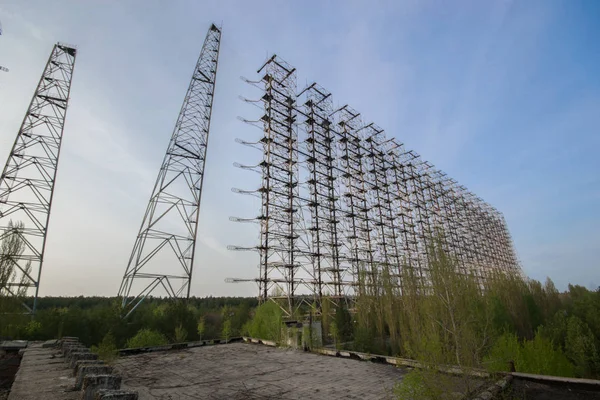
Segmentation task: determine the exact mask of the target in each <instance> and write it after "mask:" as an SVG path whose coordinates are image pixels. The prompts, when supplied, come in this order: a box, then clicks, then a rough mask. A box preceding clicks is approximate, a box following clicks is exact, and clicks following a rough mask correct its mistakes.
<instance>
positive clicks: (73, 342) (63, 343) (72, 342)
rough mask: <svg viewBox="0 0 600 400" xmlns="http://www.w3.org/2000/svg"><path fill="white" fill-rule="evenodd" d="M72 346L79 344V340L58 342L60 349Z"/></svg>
mask: <svg viewBox="0 0 600 400" xmlns="http://www.w3.org/2000/svg"><path fill="white" fill-rule="evenodd" d="M73 344H79V340H71V339H68V340H62V339H61V341H60V348H61V349H64V348H65V347H67V346H70V345H73Z"/></svg>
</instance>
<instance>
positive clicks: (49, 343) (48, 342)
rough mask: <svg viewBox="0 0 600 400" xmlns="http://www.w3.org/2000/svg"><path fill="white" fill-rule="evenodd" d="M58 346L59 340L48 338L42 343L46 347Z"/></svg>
mask: <svg viewBox="0 0 600 400" xmlns="http://www.w3.org/2000/svg"><path fill="white" fill-rule="evenodd" d="M56 346H58V340H56V339H55V340H46V341H45V342H44V343H42V348H44V349H46V348H48V347H56Z"/></svg>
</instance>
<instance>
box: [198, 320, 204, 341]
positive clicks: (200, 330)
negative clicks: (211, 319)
mask: <svg viewBox="0 0 600 400" xmlns="http://www.w3.org/2000/svg"><path fill="white" fill-rule="evenodd" d="M196 329H197V331H198V338H199V339H200V340H202V336H204V332H205V331H206V323H205V322H204V317H200V319H199V320H198V326H197V327H196Z"/></svg>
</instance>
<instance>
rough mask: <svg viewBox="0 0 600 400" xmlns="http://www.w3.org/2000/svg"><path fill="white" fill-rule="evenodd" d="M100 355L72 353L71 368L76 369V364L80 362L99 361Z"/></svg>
mask: <svg viewBox="0 0 600 400" xmlns="http://www.w3.org/2000/svg"><path fill="white" fill-rule="evenodd" d="M97 359H98V354H94V353H90V352H89V351H88V352H84V353H71V357H70V358H69V360H70V361H69V368H75V363H76V362H77V361H80V360H97Z"/></svg>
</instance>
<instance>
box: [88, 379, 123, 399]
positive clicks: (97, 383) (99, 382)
mask: <svg viewBox="0 0 600 400" xmlns="http://www.w3.org/2000/svg"><path fill="white" fill-rule="evenodd" d="M120 387H121V377H120V376H118V375H88V376H86V377H85V379H84V380H83V392H82V393H81V400H94V398H95V397H96V393H98V391H99V390H101V389H109V390H115V389H119V388H120Z"/></svg>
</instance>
